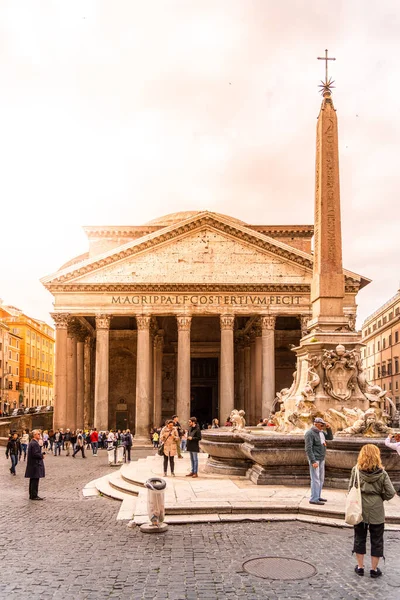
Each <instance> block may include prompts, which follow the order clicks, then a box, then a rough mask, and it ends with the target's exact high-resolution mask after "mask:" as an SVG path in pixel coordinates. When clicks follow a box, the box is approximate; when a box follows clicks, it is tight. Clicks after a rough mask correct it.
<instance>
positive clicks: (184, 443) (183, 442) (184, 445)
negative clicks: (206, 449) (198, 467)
mask: <svg viewBox="0 0 400 600" xmlns="http://www.w3.org/2000/svg"><path fill="white" fill-rule="evenodd" d="M187 438H188V432H187V429H184V430H183V435H182V438H181V450H182V452H186V450H187Z"/></svg>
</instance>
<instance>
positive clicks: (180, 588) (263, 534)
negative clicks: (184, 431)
mask: <svg viewBox="0 0 400 600" xmlns="http://www.w3.org/2000/svg"><path fill="white" fill-rule="evenodd" d="M3 452H4V449H3V448H1V449H0V498H1V508H2V510H1V514H0V532H1V534H0V559H1V563H0V564H1V571H0V598H1V599H9V598H10V599H21V600H22V599H23V600H27V599H28V598H29V599H31V598H33V599H43V600H44V599H50V598H51V599H53V598H54V599H61V598H62V599H63V600H67V599H68V600H81V599H82V600H83V599H88V600H97V599H103V598H121V599H122V598H123V599H125V600H128V599H134V600H136V599H137V600H139V599H143V600H144V599H152V600H161V599H162V600H164V599H168V600H169V599H170V600H197V599H201V600H226V599H232V600H234V599H236V598H238V599H239V598H243V599H246V600H247V599H248V600H259V599H260V600H261V599H262V600H265V599H267V600H269V599H282V600H283V599H284V600H294V599H306V598H310V599H312V600H319V599H321V600H322V599H323V600H331V599H332V600H339V599H348V600H358V599H360V600H361V599H374V600H375V599H376V598H378V597H379V598H382V599H383V600H395V599H396V600H398V599H399V598H400V553H399V549H400V543H399V540H400V533H398V532H396V533H391V532H388V533H387V534H386V564H383V566H382V565H381V566H382V570H383V571H384V576H383V577H382V578H381V579H379V580H372V579H370V577H369V576H367V577H364V578H361V577H358V576H357V575H356V574H355V573H354V571H353V569H354V565H355V561H354V559H353V558H352V556H351V547H352V532H351V530H349V529H336V528H330V527H326V526H318V525H312V524H308V523H307V524H306V523H304V524H302V523H298V522H292V523H251V522H248V523H243V522H242V523H232V524H199V525H186V526H185V525H177V526H170V528H169V530H168V532H167V533H166V534H163V535H161V534H160V535H147V534H143V533H141V532H140V530H139V529H137V528H135V529H129V528H127V524H126V522H118V521H116V514H117V512H118V509H119V503H117V502H113V501H111V500H108V499H106V498H101V497H97V498H88V499H84V498H83V497H82V493H81V490H82V487H83V486H84V484H85V483H87V482H88V481H90V480H91V479H94V478H96V477H99V476H101V475H104V474H106V473H107V472H109V471H110V470H111V469H110V468H109V467H108V466H107V460H106V456H105V452H102V451H100V455H99V457H98V458H93V457H92V456H91V454H89V453H88V458H87V459H86V460H83V459H82V458H81V457H80V456H79V457H77V458H75V459H72V458H67V457H65V456H61V457H54V456H49V455H48V456H46V459H45V460H46V470H47V471H46V472H47V475H46V479H45V480H41V481H40V487H39V494H40V495H43V496H45V498H46V500H45V501H44V502H30V501H29V500H28V499H27V496H28V494H27V486H28V480H25V479H24V477H23V474H24V465H21V464H20V465H18V467H17V476H16V477H12V476H11V475H10V473H9V462H8V461H6V458H5V456H4V453H3ZM144 455H145V453H144V452H143V451H140V452H138V451H136V452H135V456H136V458H137V457H138V456H144ZM259 556H282V557H290V558H297V559H302V560H305V561H308V562H310V563H312V564H313V565H314V566H315V567H316V569H317V571H318V572H317V574H316V575H315V576H314V577H311V578H309V579H304V580H299V581H272V580H267V579H261V578H258V577H255V576H253V575H250V574H247V573H246V572H245V571H244V569H243V563H244V562H245V561H246V560H248V559H249V558H255V557H259ZM367 573H368V572H367Z"/></svg>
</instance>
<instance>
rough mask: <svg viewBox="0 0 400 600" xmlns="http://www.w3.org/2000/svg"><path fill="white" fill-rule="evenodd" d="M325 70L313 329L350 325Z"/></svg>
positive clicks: (335, 139)
mask: <svg viewBox="0 0 400 600" xmlns="http://www.w3.org/2000/svg"><path fill="white" fill-rule="evenodd" d="M325 60H326V61H327V60H329V59H328V58H327V56H326V58H325ZM332 83H333V82H332V81H331V80H329V79H328V74H327V71H326V79H325V82H322V85H321V88H322V95H323V100H322V105H321V110H320V112H319V116H318V121H317V143H316V165H315V210H314V267H313V279H312V285H311V305H312V320H311V322H310V323H309V327H310V329H314V330H318V331H335V330H337V329H338V328H340V327H344V326H346V325H347V319H345V317H344V313H343V299H344V291H345V288H344V274H343V264H342V233H341V219H340V183H339V145H338V124H337V117H336V110H335V108H334V106H333V102H332V95H331V87H332Z"/></svg>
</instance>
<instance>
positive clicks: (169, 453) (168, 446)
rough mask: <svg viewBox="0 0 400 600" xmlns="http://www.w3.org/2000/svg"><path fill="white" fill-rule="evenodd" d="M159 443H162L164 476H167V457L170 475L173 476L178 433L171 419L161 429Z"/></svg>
mask: <svg viewBox="0 0 400 600" xmlns="http://www.w3.org/2000/svg"><path fill="white" fill-rule="evenodd" d="M160 438H161V443H163V444H164V477H166V476H167V468H168V459H169V466H170V469H171V475H172V476H173V477H175V472H174V471H175V456H176V454H177V452H178V451H177V443H178V442H179V435H178V432H177V430H176V429H175V427H174V422H173V420H172V419H169V421H167V423H166V425H165V427H164V428H163V430H162V431H161V436H160Z"/></svg>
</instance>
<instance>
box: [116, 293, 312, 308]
mask: <svg viewBox="0 0 400 600" xmlns="http://www.w3.org/2000/svg"><path fill="white" fill-rule="evenodd" d="M301 299H302V297H301V296H291V295H290V296H289V295H288V296H281V295H268V294H261V295H258V294H257V295H242V294H240V295H232V294H223V295H222V294H221V295H208V294H207V295H206V294H187V295H180V294H168V295H167V294H165V295H161V294H160V295H152V294H151V295H150V294H149V295H135V296H112V299H111V304H136V305H141V306H143V305H157V304H158V305H164V306H166V305H187V306H276V305H279V304H281V305H286V306H289V305H299V304H300V303H301Z"/></svg>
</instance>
